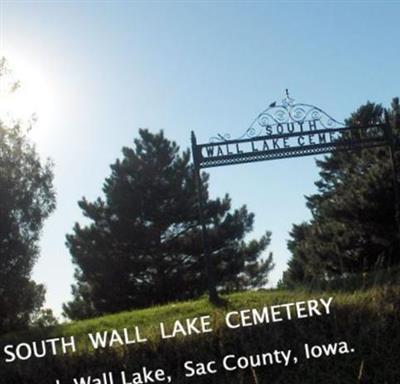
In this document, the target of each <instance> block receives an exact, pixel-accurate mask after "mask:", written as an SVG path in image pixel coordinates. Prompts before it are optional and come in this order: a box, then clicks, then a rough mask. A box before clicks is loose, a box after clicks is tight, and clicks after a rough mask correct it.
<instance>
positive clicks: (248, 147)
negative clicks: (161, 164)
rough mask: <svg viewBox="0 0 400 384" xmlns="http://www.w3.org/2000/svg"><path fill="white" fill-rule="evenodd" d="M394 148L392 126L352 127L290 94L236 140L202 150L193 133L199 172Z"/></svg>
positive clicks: (225, 138)
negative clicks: (392, 145)
mask: <svg viewBox="0 0 400 384" xmlns="http://www.w3.org/2000/svg"><path fill="white" fill-rule="evenodd" d="M388 144H389V140H388V127H387V125H386V124H374V125H369V126H346V125H345V124H344V123H341V122H339V121H337V120H335V119H334V118H332V117H331V116H330V115H328V114H327V113H326V112H324V111H323V110H322V109H320V108H318V107H316V106H314V105H311V104H303V103H295V102H294V99H292V98H291V97H289V94H288V92H287V91H286V98H285V99H284V100H282V102H281V103H280V104H276V103H272V104H271V105H270V106H269V107H268V108H267V109H265V110H264V111H263V112H261V113H260V114H259V115H258V116H257V118H256V119H255V120H254V121H253V122H252V124H251V125H250V127H249V128H248V129H247V130H246V131H245V133H244V134H243V135H242V136H240V137H239V138H237V139H233V140H232V139H231V138H230V135H228V134H224V135H222V134H218V135H217V136H215V137H212V138H211V139H210V140H209V142H208V143H204V144H197V140H196V137H195V135H194V133H193V132H192V152H193V158H194V163H195V166H196V167H198V168H210V167H218V166H222V165H231V164H241V163H249V162H255V161H263V160H273V159H283V158H290V157H299V156H309V155H319V154H323V153H328V152H331V151H333V150H335V149H342V150H352V149H360V148H371V147H377V146H382V145H388Z"/></svg>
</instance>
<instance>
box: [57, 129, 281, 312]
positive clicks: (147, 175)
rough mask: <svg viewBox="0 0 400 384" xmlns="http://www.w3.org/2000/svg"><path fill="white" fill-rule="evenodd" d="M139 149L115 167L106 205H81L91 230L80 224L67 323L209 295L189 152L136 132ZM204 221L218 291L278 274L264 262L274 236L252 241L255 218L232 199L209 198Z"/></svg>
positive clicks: (74, 238) (74, 237)
mask: <svg viewBox="0 0 400 384" xmlns="http://www.w3.org/2000/svg"><path fill="white" fill-rule="evenodd" d="M139 133H140V138H139V139H136V140H135V142H134V143H135V146H134V148H128V147H125V148H123V150H122V152H123V158H122V159H121V160H120V159H118V160H116V162H115V163H114V164H112V165H111V175H110V176H109V177H108V178H107V179H106V180H105V183H104V186H103V192H104V199H101V198H98V199H97V200H96V201H94V202H89V201H87V200H86V199H85V198H83V199H82V200H81V201H80V202H79V206H80V208H81V209H82V211H83V213H84V215H85V216H86V217H87V218H88V219H89V220H90V222H91V223H90V224H88V225H86V226H83V227H82V226H81V225H79V224H75V226H74V229H73V233H72V234H69V235H67V246H68V248H69V250H70V252H71V255H72V258H73V262H74V263H75V264H76V266H77V268H76V274H75V276H76V280H77V283H76V284H75V285H74V286H73V296H74V299H73V301H72V302H70V303H68V304H66V305H64V312H65V314H66V315H67V316H69V317H70V318H74V319H75V318H84V317H89V316H93V315H95V314H103V313H110V312H117V311H122V310H127V309H131V308H138V307H145V306H151V305H154V304H160V303H165V302H169V301H175V300H185V299H190V298H193V297H198V296H200V295H202V294H203V293H204V292H205V290H206V287H207V285H206V276H205V262H204V260H203V257H202V242H201V229H200V226H199V223H198V201H197V195H196V186H195V179H194V168H193V165H192V164H191V161H190V153H189V151H184V152H183V153H181V154H180V151H179V147H178V146H177V144H176V143H175V142H171V141H169V140H167V139H166V138H165V137H164V134H163V133H162V132H160V133H158V134H152V133H150V132H149V131H148V130H140V132H139ZM201 182H202V186H203V190H204V192H205V194H206V196H205V197H206V198H205V201H206V204H205V210H204V212H205V218H206V222H207V227H208V234H209V245H210V249H211V251H212V259H213V263H214V265H215V269H216V278H217V281H218V288H219V290H225V291H232V290H239V289H247V288H254V287H260V286H262V285H264V284H265V283H266V282H267V275H268V272H269V271H270V270H271V268H272V267H273V265H272V256H271V255H269V257H268V258H267V259H266V260H262V259H261V258H260V256H261V254H262V252H263V251H264V250H265V248H266V247H267V246H268V244H269V242H270V233H268V232H267V233H266V234H265V235H264V236H262V237H261V238H260V239H259V240H252V241H250V242H246V241H245V240H244V238H245V236H246V235H247V234H248V233H249V232H250V231H251V230H252V227H253V222H254V215H253V214H252V213H249V212H248V211H247V209H246V207H245V206H243V207H241V208H240V209H237V210H233V211H232V209H231V199H230V198H229V196H228V195H226V196H225V197H224V198H222V199H215V200H213V199H210V198H209V197H208V192H207V187H208V175H207V174H205V173H203V174H202V177H201Z"/></svg>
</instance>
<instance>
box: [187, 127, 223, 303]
mask: <svg viewBox="0 0 400 384" xmlns="http://www.w3.org/2000/svg"><path fill="white" fill-rule="evenodd" d="M191 141H192V155H193V162H194V173H195V175H194V177H195V181H196V187H197V199H198V210H199V222H200V226H201V233H202V243H203V255H204V261H205V266H206V274H207V287H208V298H209V300H210V302H211V303H212V304H219V302H220V298H219V296H218V292H217V284H216V278H215V267H214V263H213V261H212V259H211V253H210V247H209V240H208V232H207V225H206V221H205V216H204V208H205V201H204V198H205V191H204V190H203V184H202V182H201V174H200V162H199V154H198V150H197V141H196V136H195V134H194V132H193V131H192V134H191Z"/></svg>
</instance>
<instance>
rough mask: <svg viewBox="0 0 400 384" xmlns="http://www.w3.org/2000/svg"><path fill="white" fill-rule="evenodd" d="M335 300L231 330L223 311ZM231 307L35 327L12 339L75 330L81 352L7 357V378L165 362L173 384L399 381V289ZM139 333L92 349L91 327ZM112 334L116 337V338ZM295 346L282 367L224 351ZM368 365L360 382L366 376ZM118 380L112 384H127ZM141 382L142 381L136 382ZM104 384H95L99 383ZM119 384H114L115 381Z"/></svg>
mask: <svg viewBox="0 0 400 384" xmlns="http://www.w3.org/2000/svg"><path fill="white" fill-rule="evenodd" d="M329 296H333V302H332V313H331V314H330V315H328V316H320V317H319V316H314V317H311V318H303V319H293V320H286V321H281V322H273V323H272V322H271V323H268V324H259V325H254V326H248V327H240V328H237V329H229V328H228V327H227V326H226V323H225V314H226V313H227V312H230V311H234V310H243V309H253V308H259V309H260V308H263V307H264V306H272V305H279V304H285V303H291V302H299V301H306V300H311V299H319V298H321V297H323V298H328V297H329ZM224 299H225V301H226V303H225V305H224V306H223V307H220V308H215V307H212V306H211V305H210V304H209V303H208V302H207V300H206V299H205V298H204V299H199V300H195V301H190V302H184V303H172V304H169V305H164V306H156V307H152V308H149V309H143V310H135V311H131V312H123V313H119V314H115V315H109V316H103V317H99V318H96V319H91V320H85V321H79V322H73V323H69V324H63V325H59V326H56V327H52V328H48V329H44V330H31V331H29V332H25V333H19V334H16V335H7V336H5V337H3V338H2V339H1V340H0V344H1V346H2V348H1V350H2V351H3V347H4V345H9V344H13V345H16V344H18V343H22V342H23V343H28V344H29V343H31V342H32V341H39V340H44V339H49V338H59V337H69V336H74V338H75V341H76V349H77V351H76V352H75V353H71V352H70V353H68V354H66V355H62V354H57V355H56V356H53V355H51V356H46V357H43V358H34V357H32V358H30V359H29V360H26V361H18V362H11V363H5V362H4V354H2V355H1V357H2V358H1V362H0V372H1V376H0V383H7V384H13V383H18V384H20V383H23V384H30V383H35V384H39V383H40V384H47V383H51V384H55V382H56V379H59V380H60V384H65V383H73V378H78V377H81V376H86V375H91V376H92V377H94V376H95V375H101V373H102V372H108V371H112V372H114V373H115V375H116V377H118V374H119V373H120V372H121V371H122V370H124V371H126V372H136V371H140V370H141V369H142V367H143V366H145V367H147V368H148V369H153V370H154V369H157V368H162V369H164V370H165V372H166V373H168V374H169V375H171V379H172V381H171V382H173V383H222V384H223V383H255V384H258V383H285V384H290V383H335V384H336V383H361V382H363V383H374V384H375V383H382V384H384V383H387V384H397V383H398V382H399V380H400V369H399V363H398V361H399V358H400V333H399V331H400V287H396V286H392V287H386V288H385V287H380V288H371V289H368V290H366V291H355V292H352V293H338V292H331V293H329V292H304V291H259V292H243V293H236V294H232V295H228V296H226V297H224ZM200 316H210V328H212V332H208V333H202V334H200V335H189V336H182V335H179V336H177V337H174V338H169V339H163V338H162V337H161V334H160V322H163V323H164V324H165V327H166V328H167V329H168V330H169V332H170V331H171V329H172V326H173V324H174V322H175V321H176V320H181V321H184V320H185V319H188V318H190V319H192V318H195V317H200ZM135 326H136V327H138V328H139V329H140V333H141V335H142V337H143V338H144V337H145V338H147V342H143V343H135V344H130V345H123V346H121V345H119V343H118V342H114V343H113V346H111V347H109V346H107V347H105V348H99V349H96V350H94V349H93V346H92V344H91V342H90V339H89V338H88V334H89V333H94V332H97V331H111V330H118V331H119V333H120V334H122V331H123V329H124V328H127V329H128V330H129V332H132V333H131V339H132V338H133V337H132V336H134V332H133V330H134V327H135ZM109 335H110V334H109ZM341 341H345V342H347V343H348V344H349V345H350V346H351V347H352V348H353V349H354V352H351V353H343V354H336V355H334V356H332V355H331V356H322V357H320V358H318V359H316V358H312V359H307V358H306V356H305V353H304V344H305V343H307V344H309V345H310V346H312V345H321V344H324V345H328V344H333V343H338V342H341ZM289 349H290V350H292V351H293V354H295V355H296V356H298V362H296V363H291V364H289V365H288V366H286V367H285V366H283V365H282V364H278V363H277V362H274V363H273V364H268V365H264V366H260V367H255V368H246V369H243V370H242V369H236V370H232V371H227V370H226V369H224V367H223V366H222V363H221V362H222V360H223V358H224V357H225V356H227V355H230V354H233V355H235V356H236V357H238V358H239V357H241V356H250V355H261V354H263V353H268V352H271V353H272V352H273V351H274V350H278V351H280V350H289ZM188 360H192V361H194V362H208V361H211V360H215V361H216V362H217V365H218V372H217V373H214V374H208V375H198V376H195V377H192V378H188V377H185V373H187V371H185V370H184V369H183V366H184V362H186V361H188ZM360 370H361V371H362V374H361V376H362V380H364V381H360V380H359V379H358V377H359V376H360ZM119 382H120V381H117V379H116V382H115V383H114V384H119ZM137 382H140V381H137ZM92 384H97V382H94V383H93V382H92ZM107 384H111V383H107Z"/></svg>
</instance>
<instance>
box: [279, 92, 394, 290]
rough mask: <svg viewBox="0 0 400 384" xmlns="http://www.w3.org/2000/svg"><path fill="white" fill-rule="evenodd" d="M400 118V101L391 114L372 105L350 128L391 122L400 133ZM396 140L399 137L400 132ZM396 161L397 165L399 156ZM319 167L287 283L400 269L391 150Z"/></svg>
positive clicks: (296, 233)
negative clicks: (313, 192) (314, 188)
mask: <svg viewBox="0 0 400 384" xmlns="http://www.w3.org/2000/svg"><path fill="white" fill-rule="evenodd" d="M399 116H400V114H399V100H398V99H397V98H396V99H393V103H392V107H391V109H389V110H385V109H384V108H383V107H382V106H381V105H377V104H374V103H370V102H368V103H367V104H365V105H363V106H361V107H360V108H359V109H358V110H357V111H356V112H354V113H353V114H352V115H351V116H350V118H349V119H348V120H347V121H346V124H347V125H348V126H368V125H371V124H375V123H384V122H387V123H390V124H391V126H392V127H393V128H394V127H396V126H397V127H400V121H399ZM395 120H396V121H395ZM372 129H373V128H372ZM394 134H395V136H398V134H399V132H397V131H396V132H394ZM394 156H396V159H397V156H398V155H397V154H396V153H395V154H394ZM397 160H398V159H397ZM317 166H318V167H319V168H320V179H319V180H318V181H317V182H316V186H317V188H318V191H317V193H315V194H313V195H311V196H308V197H307V198H306V199H307V207H308V208H309V209H310V210H311V214H312V219H311V221H310V222H308V223H302V224H300V225H294V226H293V228H292V231H291V233H290V236H291V240H290V241H289V243H288V247H289V250H290V251H291V253H292V257H291V259H290V261H289V268H288V270H287V271H286V272H285V274H284V282H285V283H286V284H289V285H291V284H294V283H303V282H310V281H313V280H316V279H326V278H330V277H334V276H345V275H349V274H353V273H359V272H368V271H372V270H374V269H377V268H387V267H390V266H393V265H396V264H398V263H399V262H400V258H399V233H398V227H397V224H396V214H395V212H396V210H395V194H394V184H393V176H392V163H391V160H390V153H389V149H388V148H386V147H379V148H374V149H364V150H356V151H351V152H349V151H335V152H333V153H331V154H330V155H328V156H326V157H325V158H324V159H323V160H317Z"/></svg>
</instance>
